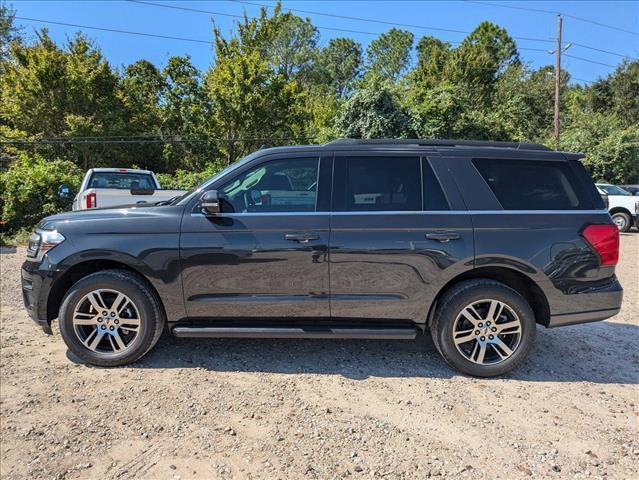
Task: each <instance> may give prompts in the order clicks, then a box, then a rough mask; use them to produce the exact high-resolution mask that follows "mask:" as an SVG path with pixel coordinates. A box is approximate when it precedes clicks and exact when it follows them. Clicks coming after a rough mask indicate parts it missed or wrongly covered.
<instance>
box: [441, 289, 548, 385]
mask: <svg viewBox="0 0 639 480" xmlns="http://www.w3.org/2000/svg"><path fill="white" fill-rule="evenodd" d="M535 329H536V323H535V317H534V314H533V312H532V310H531V308H530V306H529V305H528V303H527V302H526V300H525V299H524V298H523V297H522V296H521V295H520V294H519V293H517V292H516V291H515V290H513V289H512V288H510V287H508V286H506V285H504V284H502V283H499V282H496V281H493V280H481V279H480V280H470V281H466V282H462V283H460V284H458V285H456V286H454V287H453V288H452V289H451V290H449V291H448V292H446V293H445V294H444V296H443V298H442V299H441V302H440V305H439V307H438V309H437V312H436V314H435V318H434V319H433V322H432V324H431V334H432V336H433V341H434V343H435V346H436V347H437V350H438V351H439V352H440V353H441V355H442V356H443V357H444V359H445V360H446V361H447V362H448V363H449V364H450V365H451V366H453V367H454V368H456V369H457V370H459V371H460V372H463V373H466V374H469V375H473V376H477V377H492V376H497V375H502V374H504V373H506V372H509V371H511V370H513V369H514V368H516V367H518V366H519V365H520V364H521V363H522V362H523V361H524V360H525V359H526V357H527V356H528V353H529V352H530V350H531V348H532V346H533V341H534V337H535Z"/></svg>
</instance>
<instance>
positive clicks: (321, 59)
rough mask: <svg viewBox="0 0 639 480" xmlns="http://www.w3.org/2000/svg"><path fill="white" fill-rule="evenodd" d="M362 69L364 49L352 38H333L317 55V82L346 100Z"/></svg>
mask: <svg viewBox="0 0 639 480" xmlns="http://www.w3.org/2000/svg"><path fill="white" fill-rule="evenodd" d="M361 68H362V47H361V45H360V44H359V43H357V42H356V41H355V40H351V39H350V38H333V39H331V40H330V41H329V42H328V45H327V46H326V47H324V48H323V49H322V50H321V51H320V52H319V53H318V55H317V61H316V64H315V75H316V77H315V82H316V83H320V84H322V85H328V86H329V88H330V90H331V91H332V92H333V93H334V95H335V96H336V97H338V98H344V97H345V96H346V94H347V93H348V91H349V89H350V87H351V86H352V83H353V80H355V78H357V76H358V75H359V73H360V71H361Z"/></svg>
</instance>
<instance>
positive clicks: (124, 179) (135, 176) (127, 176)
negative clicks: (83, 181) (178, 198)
mask: <svg viewBox="0 0 639 480" xmlns="http://www.w3.org/2000/svg"><path fill="white" fill-rule="evenodd" d="M89 188H119V189H126V190H129V189H132V188H134V189H135V188H142V189H145V190H152V189H154V188H155V182H154V181H153V177H152V176H151V175H149V174H148V173H124V172H93V175H91V181H90V182H89Z"/></svg>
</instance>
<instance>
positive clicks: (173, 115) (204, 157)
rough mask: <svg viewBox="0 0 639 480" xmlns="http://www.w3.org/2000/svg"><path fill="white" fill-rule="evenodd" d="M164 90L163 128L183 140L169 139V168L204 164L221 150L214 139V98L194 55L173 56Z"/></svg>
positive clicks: (166, 157)
mask: <svg viewBox="0 0 639 480" xmlns="http://www.w3.org/2000/svg"><path fill="white" fill-rule="evenodd" d="M162 73H163V77H164V80H163V85H164V94H163V100H162V103H161V105H160V108H161V126H162V132H163V133H168V134H171V135H176V136H178V137H179V139H181V140H183V141H182V142H179V143H167V144H166V145H165V146H164V151H163V157H164V162H165V164H166V168H167V170H168V171H173V170H175V169H176V168H179V167H187V168H190V169H201V168H204V167H205V166H206V164H207V162H208V161H209V160H210V159H211V158H213V157H214V156H215V155H216V154H217V153H218V150H217V143H216V142H215V141H213V140H211V138H210V137H211V136H212V135H213V132H212V125H211V120H210V118H211V115H212V106H211V101H210V99H209V98H208V96H207V95H206V92H205V90H204V86H203V84H202V78H201V75H200V72H199V71H198V69H197V68H196V67H195V66H193V64H192V63H191V59H190V57H188V56H186V57H171V58H169V61H168V64H167V66H166V67H165V68H164V71H163V72H162Z"/></svg>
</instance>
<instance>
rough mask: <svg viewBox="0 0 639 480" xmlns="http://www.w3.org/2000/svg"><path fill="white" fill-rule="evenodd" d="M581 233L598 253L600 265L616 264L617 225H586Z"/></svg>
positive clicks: (617, 252)
mask: <svg viewBox="0 0 639 480" xmlns="http://www.w3.org/2000/svg"><path fill="white" fill-rule="evenodd" d="M581 235H582V236H583V237H584V238H585V239H586V241H587V242H588V243H589V244H590V245H591V246H592V248H594V249H595V251H596V252H597V253H598V254H599V258H600V259H601V264H602V265H617V262H618V261H619V229H618V228H617V225H614V224H613V225H588V226H587V227H586V228H584V231H583V232H581Z"/></svg>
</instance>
